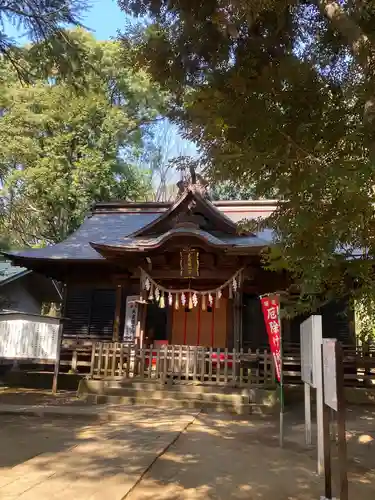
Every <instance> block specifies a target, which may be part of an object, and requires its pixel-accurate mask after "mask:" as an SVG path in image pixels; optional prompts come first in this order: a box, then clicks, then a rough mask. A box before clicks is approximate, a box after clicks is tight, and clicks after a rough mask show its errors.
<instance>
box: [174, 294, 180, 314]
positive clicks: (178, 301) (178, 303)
mask: <svg viewBox="0 0 375 500" xmlns="http://www.w3.org/2000/svg"><path fill="white" fill-rule="evenodd" d="M174 308H175V309H176V311H178V310H179V308H180V300H179V298H178V293H176V298H175V301H174Z"/></svg>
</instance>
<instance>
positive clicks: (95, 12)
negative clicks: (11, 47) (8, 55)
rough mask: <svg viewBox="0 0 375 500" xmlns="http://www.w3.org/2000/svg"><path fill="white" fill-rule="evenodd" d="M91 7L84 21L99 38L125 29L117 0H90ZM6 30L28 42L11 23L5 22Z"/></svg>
mask: <svg viewBox="0 0 375 500" xmlns="http://www.w3.org/2000/svg"><path fill="white" fill-rule="evenodd" d="M89 3H91V8H90V10H89V11H87V12H86V13H85V14H84V15H83V16H82V23H83V24H84V25H85V26H86V27H87V28H89V29H90V30H92V31H93V33H94V35H95V37H96V38H97V39H98V40H107V39H109V38H111V37H115V36H116V34H117V32H118V30H123V29H124V27H125V23H126V15H125V14H124V12H122V11H121V10H120V8H119V7H118V5H117V1H116V0H90V2H89ZM5 32H6V33H7V34H9V35H10V36H12V37H13V38H15V39H16V40H17V42H18V43H25V42H27V41H28V40H27V37H25V36H24V33H23V32H22V31H18V30H17V29H16V28H15V27H14V26H12V25H11V24H10V23H5Z"/></svg>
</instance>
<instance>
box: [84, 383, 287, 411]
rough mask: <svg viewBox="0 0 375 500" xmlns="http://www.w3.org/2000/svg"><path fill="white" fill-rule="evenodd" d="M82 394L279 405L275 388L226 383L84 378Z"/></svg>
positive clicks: (204, 405)
mask: <svg viewBox="0 0 375 500" xmlns="http://www.w3.org/2000/svg"><path fill="white" fill-rule="evenodd" d="M77 395H78V397H79V398H81V399H84V400H86V401H89V402H90V403H98V404H107V403H112V404H127V405H129V404H130V405H131V404H135V405H150V406H155V407H171V408H173V407H175V408H187V409H202V410H203V411H223V412H229V413H235V414H239V415H246V414H250V413H256V414H270V413H274V412H275V411H277V409H278V404H277V395H276V392H275V391H267V390H264V389H260V388H259V389H249V388H246V387H244V388H234V387H228V386H226V385H223V386H219V385H211V386H210V385H207V384H189V383H185V384H183V383H177V384H172V385H171V384H169V385H167V384H161V383H160V382H159V381H156V380H155V381H147V380H139V379H134V380H124V381H119V380H84V379H83V380H81V382H80V384H79V387H78V394H77Z"/></svg>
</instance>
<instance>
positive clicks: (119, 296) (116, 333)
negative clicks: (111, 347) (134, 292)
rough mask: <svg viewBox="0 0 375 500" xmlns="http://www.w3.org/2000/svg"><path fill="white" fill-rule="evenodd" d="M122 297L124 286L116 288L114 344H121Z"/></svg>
mask: <svg viewBox="0 0 375 500" xmlns="http://www.w3.org/2000/svg"><path fill="white" fill-rule="evenodd" d="M122 296H123V286H122V285H117V286H116V307H115V319H114V323H113V335H112V340H113V342H119V340H120V323H121V309H122V307H121V306H122Z"/></svg>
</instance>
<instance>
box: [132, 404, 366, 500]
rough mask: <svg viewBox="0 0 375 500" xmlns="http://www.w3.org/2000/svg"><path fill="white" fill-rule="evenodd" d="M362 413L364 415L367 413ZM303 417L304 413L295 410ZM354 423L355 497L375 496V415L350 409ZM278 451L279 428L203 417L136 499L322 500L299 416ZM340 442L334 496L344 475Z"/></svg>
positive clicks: (155, 468) (351, 467)
mask: <svg viewBox="0 0 375 500" xmlns="http://www.w3.org/2000/svg"><path fill="white" fill-rule="evenodd" d="M362 410H363V411H362ZM296 413H297V412H296ZM349 419H350V420H349V422H348V452H349V456H350V459H349V470H350V473H349V487H350V491H349V494H350V496H349V498H350V499H357V500H370V499H371V500H373V499H374V498H375V446H374V441H373V440H374V439H375V409H373V410H368V409H361V411H359V412H358V411H357V409H356V410H351V411H350V412H349ZM286 427H287V430H286V433H287V435H286V441H285V446H284V448H283V449H280V448H279V446H278V422H277V420H276V419H273V420H270V419H269V418H267V419H265V420H262V419H254V418H253V419H252V420H250V421H243V420H234V419H233V418H230V417H228V416H225V415H204V414H200V415H199V417H198V418H197V419H196V420H195V421H194V422H193V424H192V425H190V426H189V427H188V429H187V431H186V432H185V433H184V434H183V435H182V436H181V437H180V439H178V441H177V442H176V443H175V444H174V445H173V446H172V447H171V448H170V449H169V450H168V451H167V452H166V453H165V454H164V455H163V456H162V457H161V458H160V459H159V460H157V462H156V463H155V464H154V466H153V467H152V468H151V470H150V471H148V473H147V474H146V475H145V476H144V478H143V479H142V481H141V482H140V483H139V484H138V485H137V487H136V488H134V490H133V492H132V493H131V494H130V495H129V497H127V498H128V499H129V500H143V499H144V500H149V499H150V500H151V499H152V500H190V499H194V500H203V499H215V500H228V499H254V500H255V499H257V500H258V499H259V500H260V499H262V500H273V499H277V500H313V499H314V500H316V499H319V498H320V495H322V494H323V480H322V478H320V477H318V476H317V475H316V473H315V471H316V450H315V449H314V447H311V448H310V449H308V448H307V447H306V446H305V444H304V428H303V424H302V423H301V420H300V418H299V417H298V418H296V415H294V418H293V417H291V416H290V415H289V416H288V418H287V425H286ZM332 444H333V471H334V476H335V478H334V480H335V485H334V492H335V491H336V495H337V486H338V480H339V476H338V470H337V460H336V453H335V444H334V443H332Z"/></svg>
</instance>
